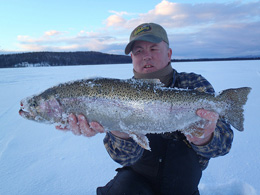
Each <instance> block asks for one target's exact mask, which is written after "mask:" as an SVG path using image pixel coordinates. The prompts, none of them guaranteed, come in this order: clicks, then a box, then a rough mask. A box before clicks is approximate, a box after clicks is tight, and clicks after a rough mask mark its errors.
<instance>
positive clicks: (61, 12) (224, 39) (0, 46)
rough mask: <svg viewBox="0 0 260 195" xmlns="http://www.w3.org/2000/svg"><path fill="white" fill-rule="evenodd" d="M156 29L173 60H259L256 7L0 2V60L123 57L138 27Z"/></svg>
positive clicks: (187, 0)
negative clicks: (55, 54) (22, 55)
mask: <svg viewBox="0 0 260 195" xmlns="http://www.w3.org/2000/svg"><path fill="white" fill-rule="evenodd" d="M145 22H154V23H158V24H160V25H162V26H163V27H164V28H165V29H166V31H167V33H168V37H169V41H170V47H171V48H172V50H173V58H210V57H245V56H246V57H248V56H260V1H255V0H240V1H234V0H218V1H206V0H177V1H174V0H143V1H140V0H132V1H122V0H110V1H107V0H98V1H90V0H84V1H83V0H73V1H67V0H63V1H61V0H55V1H53V0H44V1H42V0H23V1H21V0H0V54H4V53H12V52H15V53H17V52H35V51H100V52H104V53H112V54H124V48H125V45H126V44H127V43H128V40H129V35H130V33H131V31H132V30H133V29H134V28H135V27H136V26H138V25H139V24H141V23H145Z"/></svg>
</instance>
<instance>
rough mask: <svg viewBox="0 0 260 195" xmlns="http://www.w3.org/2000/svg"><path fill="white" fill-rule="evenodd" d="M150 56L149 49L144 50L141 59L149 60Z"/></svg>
mask: <svg viewBox="0 0 260 195" xmlns="http://www.w3.org/2000/svg"><path fill="white" fill-rule="evenodd" d="M151 58H152V54H151V52H150V51H148V50H146V51H144V55H143V59H144V60H150V59H151Z"/></svg>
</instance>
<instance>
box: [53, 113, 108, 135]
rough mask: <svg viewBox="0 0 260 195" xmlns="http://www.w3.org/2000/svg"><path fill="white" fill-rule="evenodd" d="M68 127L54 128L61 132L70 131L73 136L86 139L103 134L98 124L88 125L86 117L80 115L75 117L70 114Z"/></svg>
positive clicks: (102, 129)
mask: <svg viewBox="0 0 260 195" xmlns="http://www.w3.org/2000/svg"><path fill="white" fill-rule="evenodd" d="M68 122H69V126H68V127H61V126H56V129H58V130H63V131H72V133H74V134H75V135H84V136H86V137H92V136H94V135H96V134H97V133H104V132H105V130H104V128H103V127H102V125H100V124H99V123H98V122H94V121H93V122H91V123H88V121H87V119H86V117H85V116H84V115H82V114H80V115H78V116H75V115H74V114H70V115H69V116H68Z"/></svg>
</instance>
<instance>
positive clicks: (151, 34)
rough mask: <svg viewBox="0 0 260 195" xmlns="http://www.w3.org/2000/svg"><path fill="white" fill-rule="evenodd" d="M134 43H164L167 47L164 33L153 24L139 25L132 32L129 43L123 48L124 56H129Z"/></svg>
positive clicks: (158, 26)
mask: <svg viewBox="0 0 260 195" xmlns="http://www.w3.org/2000/svg"><path fill="white" fill-rule="evenodd" d="M135 41H147V42H152V43H160V42H162V41H164V42H166V43H167V44H168V45H169V40H168V36H167V33H166V31H165V30H164V28H163V27H162V26H160V25H159V24H155V23H144V24H141V25H139V26H137V27H136V28H135V29H134V30H133V31H132V33H131V35H130V39H129V43H128V44H127V46H126V48H125V54H129V53H130V52H131V51H132V47H133V44H134V42H135Z"/></svg>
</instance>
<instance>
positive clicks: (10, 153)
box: [0, 61, 260, 195]
mask: <svg viewBox="0 0 260 195" xmlns="http://www.w3.org/2000/svg"><path fill="white" fill-rule="evenodd" d="M173 67H175V68H176V69H177V70H178V71H179V72H196V73H199V74H202V75H203V76H204V77H206V78H207V79H208V80H209V81H210V82H211V84H212V85H213V86H214V88H215V90H216V91H221V90H223V89H227V88H237V87H244V86H247V87H252V91H251V93H250V95H249V100H248V102H247V104H246V106H245V107H244V108H245V131H244V132H238V131H236V130H234V136H235V137H234V142H233V146H232V149H231V151H230V153H229V154H227V155H226V156H224V157H218V158H214V159H211V161H210V163H209V166H208V168H207V169H206V170H205V171H204V172H203V176H202V179H201V182H200V185H199V189H200V192H201V194H202V195H209V194H210V195H212V194H216V195H220V194H221V195H231V194H232V195H233V194H240V195H249V194H250V195H255V194H260V185H259V184H260V183H259V181H260V166H259V162H260V155H259V152H260V142H259V136H260V129H259V127H260V120H259V118H260V114H259V110H260V104H259V100H260V99H259V97H260V61H226V62H193V63H191V62H186V63H174V64H173ZM96 76H99V77H110V78H124V79H125V78H130V77H132V65H131V64H126V65H98V66H63V67H28V68H13V69H0V91H1V96H0V100H1V101H0V108H1V109H0V173H1V174H0V194H8V195H13V194H20V195H25V194H26V195H27V194H49V195H51V194H64V195H66V194H79V195H80V194H95V190H96V188H97V187H98V186H102V185H105V184H106V183H107V182H108V181H109V180H110V179H112V178H113V177H114V175H115V173H116V172H115V171H114V170H115V169H116V168H117V167H119V165H118V164H117V163H115V162H113V160H112V159H111V158H110V157H109V155H108V154H107V152H106V150H105V148H104V146H103V141H102V140H103V138H104V134H99V135H97V136H95V137H92V138H86V137H83V136H75V135H73V134H72V133H71V132H67V133H63V132H61V131H58V130H56V129H55V128H54V127H53V126H51V125H46V124H40V123H35V122H33V121H29V120H25V119H23V118H22V117H20V116H19V115H18V110H19V108H20V100H21V99H23V98H25V97H27V96H30V95H32V94H35V93H39V92H41V91H43V90H45V89H46V88H49V87H51V86H53V85H56V84H58V83H61V82H65V81H70V80H76V79H81V78H89V77H96Z"/></svg>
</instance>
